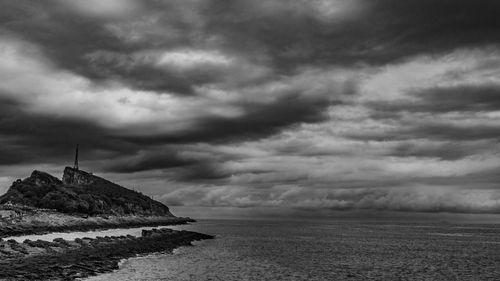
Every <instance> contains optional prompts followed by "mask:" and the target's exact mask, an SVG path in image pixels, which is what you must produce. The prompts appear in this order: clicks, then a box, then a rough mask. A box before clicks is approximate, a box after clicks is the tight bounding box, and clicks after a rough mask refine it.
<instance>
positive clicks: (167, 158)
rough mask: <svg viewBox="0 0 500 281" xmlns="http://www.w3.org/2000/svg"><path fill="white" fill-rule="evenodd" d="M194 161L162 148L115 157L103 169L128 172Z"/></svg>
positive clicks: (179, 165)
mask: <svg viewBox="0 0 500 281" xmlns="http://www.w3.org/2000/svg"><path fill="white" fill-rule="evenodd" d="M195 163H196V161H194V160H193V159H186V158H183V157H182V156H180V155H179V154H178V153H176V152H175V151H169V150H167V149H162V151H148V152H139V153H138V154H137V155H134V156H132V157H126V158H123V159H117V160H116V161H112V162H111V163H110V164H107V165H106V166H105V167H104V170H106V171H109V172H118V173H130V172H140V171H147V170H154V169H168V168H174V167H184V166H188V165H192V164H195Z"/></svg>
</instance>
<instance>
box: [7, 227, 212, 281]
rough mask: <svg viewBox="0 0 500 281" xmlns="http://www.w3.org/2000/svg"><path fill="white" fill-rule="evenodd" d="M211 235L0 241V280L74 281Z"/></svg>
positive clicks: (172, 233) (149, 233)
mask: <svg viewBox="0 0 500 281" xmlns="http://www.w3.org/2000/svg"><path fill="white" fill-rule="evenodd" d="M212 238H214V237H213V236H211V235H206V234H201V233H196V232H190V231H175V230H171V229H167V228H164V229H154V230H150V231H143V233H142V236H141V237H133V236H119V237H98V238H96V239H90V238H84V239H75V240H74V241H67V240H64V239H60V238H58V239H54V241H53V242H47V241H41V240H38V241H29V240H26V241H24V242H23V243H17V242H16V241H14V240H9V241H3V240H2V241H0V279H1V280H74V279H76V278H81V277H88V276H92V275H96V274H100V273H104V272H109V271H112V270H115V269H117V268H118V262H119V261H120V260H121V259H124V258H130V257H134V256H136V255H141V254H148V253H153V252H171V251H172V250H173V249H175V248H177V247H179V246H189V245H191V243H192V242H193V241H197V240H203V239H212Z"/></svg>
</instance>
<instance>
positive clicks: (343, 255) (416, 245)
mask: <svg viewBox="0 0 500 281" xmlns="http://www.w3.org/2000/svg"><path fill="white" fill-rule="evenodd" d="M423 225H425V226H426V227H421V226H423ZM457 226H458V227H457ZM172 228H174V229H186V230H193V231H199V232H203V233H207V234H215V235H217V238H216V239H214V240H206V241H201V242H197V243H196V246H195V247H182V248H180V249H177V250H176V251H175V252H174V254H173V255H170V254H153V255H149V256H144V257H137V258H132V259H128V260H125V261H123V262H122V264H121V265H120V269H119V270H117V271H115V272H112V273H109V274H104V275H100V276H96V277H92V278H90V279H88V280H93V281H97V280H313V281H314V280H398V279H403V280H408V279H411V280H450V279H452V280H485V279H490V280H498V279H499V277H500V244H498V243H500V226H499V225H468V226H467V227H466V228H463V227H461V226H460V225H453V224H447V225H443V224H429V223H426V224H424V223H413V224H407V223H398V222H396V223H395V222H394V221H392V222H391V221H389V222H381V221H377V223H371V222H366V221H325V220H323V221H320V220H318V221H269V220H267V221H245V220H206V221H200V222H198V223H196V224H193V225H187V226H175V227H172ZM442 234H446V235H442Z"/></svg>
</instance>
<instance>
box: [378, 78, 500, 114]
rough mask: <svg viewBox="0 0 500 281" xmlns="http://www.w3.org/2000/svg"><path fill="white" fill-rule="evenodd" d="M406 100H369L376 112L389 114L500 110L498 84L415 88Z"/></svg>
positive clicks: (499, 89)
mask: <svg viewBox="0 0 500 281" xmlns="http://www.w3.org/2000/svg"><path fill="white" fill-rule="evenodd" d="M409 98H410V99H406V100H400V101H394V102H372V103H371V104H369V105H368V106H369V107H370V108H371V109H373V110H375V113H374V115H375V116H384V115H385V117H389V116H391V114H392V115H393V116H395V115H397V114H398V113H400V112H404V111H407V112H424V113H446V112H453V111H469V112H481V111H494V110H500V85H464V86H457V87H441V88H431V89H423V90H415V91H412V92H410V93H409Z"/></svg>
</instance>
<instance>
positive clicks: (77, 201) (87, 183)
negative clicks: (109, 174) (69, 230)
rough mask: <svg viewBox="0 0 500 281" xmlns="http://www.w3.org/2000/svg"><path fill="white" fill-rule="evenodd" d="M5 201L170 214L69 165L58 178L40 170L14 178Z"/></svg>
mask: <svg viewBox="0 0 500 281" xmlns="http://www.w3.org/2000/svg"><path fill="white" fill-rule="evenodd" d="M8 202H10V203H14V204H22V205H27V206H32V207H36V208H44V209H55V210H57V211H60V212H64V213H83V214H88V215H97V214H110V215H111V214H112V215H155V216H171V217H173V215H172V214H171V213H170V211H169V209H168V207H167V206H165V205H164V204H162V203H160V202H158V201H154V200H152V199H151V198H149V197H148V196H146V195H143V194H142V193H139V192H136V191H133V190H130V189H127V188H125V187H122V186H120V185H118V184H115V183H112V182H110V181H108V180H106V179H103V178H100V177H97V176H94V175H92V174H90V173H87V172H85V171H81V170H76V169H73V168H70V167H66V168H65V169H64V174H63V178H62V181H61V180H59V179H58V178H56V177H54V176H52V175H50V174H47V173H44V172H40V171H34V172H33V173H32V174H31V176H30V177H28V178H26V179H24V180H17V181H16V182H14V183H13V184H12V186H11V187H10V188H9V190H8V191H7V193H6V194H4V195H3V196H1V197H0V204H5V203H8Z"/></svg>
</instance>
